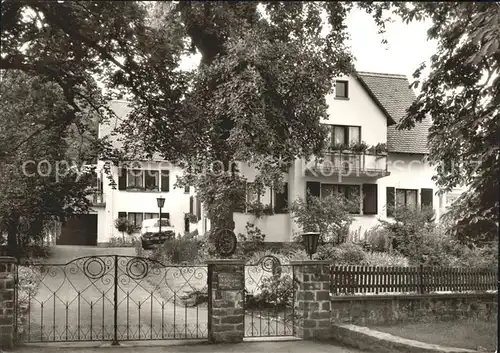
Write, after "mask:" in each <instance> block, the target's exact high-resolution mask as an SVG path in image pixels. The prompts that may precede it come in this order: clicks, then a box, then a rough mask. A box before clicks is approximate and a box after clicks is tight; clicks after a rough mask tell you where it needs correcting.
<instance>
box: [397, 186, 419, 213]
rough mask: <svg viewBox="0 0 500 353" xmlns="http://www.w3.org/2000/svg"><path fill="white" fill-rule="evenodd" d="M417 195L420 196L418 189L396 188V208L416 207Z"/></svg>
mask: <svg viewBox="0 0 500 353" xmlns="http://www.w3.org/2000/svg"><path fill="white" fill-rule="evenodd" d="M417 196H418V190H413V189H396V208H397V207H408V208H411V209H416V208H417Z"/></svg>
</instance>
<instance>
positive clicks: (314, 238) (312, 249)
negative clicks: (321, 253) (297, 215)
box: [302, 232, 319, 260]
mask: <svg viewBox="0 0 500 353" xmlns="http://www.w3.org/2000/svg"><path fill="white" fill-rule="evenodd" d="M302 240H303V241H304V246H305V248H306V252H307V254H308V255H309V259H311V260H312V256H313V255H314V254H315V253H316V249H317V248H318V240H319V232H307V233H302Z"/></svg>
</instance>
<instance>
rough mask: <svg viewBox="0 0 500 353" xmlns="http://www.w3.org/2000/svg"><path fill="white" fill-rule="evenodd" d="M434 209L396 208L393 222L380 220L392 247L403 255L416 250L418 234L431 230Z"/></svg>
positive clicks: (418, 241) (418, 240) (408, 254)
mask: <svg viewBox="0 0 500 353" xmlns="http://www.w3.org/2000/svg"><path fill="white" fill-rule="evenodd" d="M433 218H434V211H433V210H432V209H424V210H420V209H411V208H407V207H402V208H398V209H396V210H395V211H394V222H389V221H384V220H380V222H381V224H382V227H383V228H384V229H385V230H387V231H388V232H389V233H390V235H391V236H392V248H393V249H394V250H397V251H399V252H400V253H402V254H403V255H405V256H410V255H411V254H413V253H414V252H415V251H416V247H418V245H419V243H420V239H419V238H420V234H423V233H422V232H428V231H431V230H432V229H433V228H434V227H435V224H434V223H433Z"/></svg>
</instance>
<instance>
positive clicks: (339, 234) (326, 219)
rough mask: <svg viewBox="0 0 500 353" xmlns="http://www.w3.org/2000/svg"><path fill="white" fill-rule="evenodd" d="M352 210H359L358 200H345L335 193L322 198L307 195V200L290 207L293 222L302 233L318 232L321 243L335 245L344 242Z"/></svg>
mask: <svg viewBox="0 0 500 353" xmlns="http://www.w3.org/2000/svg"><path fill="white" fill-rule="evenodd" d="M353 209H358V210H359V198H355V199H353V200H347V199H346V198H345V197H344V196H342V195H340V194H337V193H334V194H332V195H330V196H326V197H323V198H319V197H313V196H311V195H310V194H308V195H307V200H302V199H298V200H296V201H294V202H293V203H292V205H291V206H290V211H291V212H292V213H293V218H294V221H295V222H296V223H297V224H298V225H299V226H300V227H301V228H302V229H303V230H304V232H320V234H321V241H322V242H332V243H335V244H341V243H343V242H345V241H346V239H347V236H348V234H349V226H350V225H351V223H352V221H353V216H352V214H351V211H352V210H353ZM299 240H300V239H299Z"/></svg>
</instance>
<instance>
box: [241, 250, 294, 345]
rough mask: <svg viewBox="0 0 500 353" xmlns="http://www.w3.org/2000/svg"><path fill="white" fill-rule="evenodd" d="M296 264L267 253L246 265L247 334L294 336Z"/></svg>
mask: <svg viewBox="0 0 500 353" xmlns="http://www.w3.org/2000/svg"><path fill="white" fill-rule="evenodd" d="M294 278H295V277H294V271H293V266H291V265H282V264H281V263H280V261H279V260H278V258H276V257H274V256H271V255H268V256H264V257H262V258H261V259H260V260H259V261H258V262H257V263H255V264H250V265H245V290H244V293H245V336H247V337H269V336H294V334H295V330H294V324H295V320H296V318H295V309H294V302H295V279H294Z"/></svg>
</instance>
